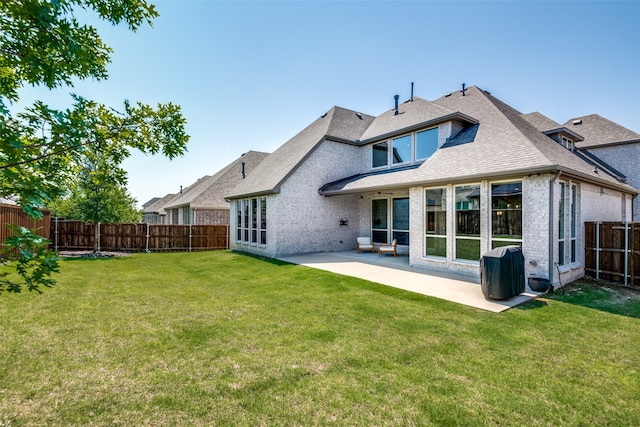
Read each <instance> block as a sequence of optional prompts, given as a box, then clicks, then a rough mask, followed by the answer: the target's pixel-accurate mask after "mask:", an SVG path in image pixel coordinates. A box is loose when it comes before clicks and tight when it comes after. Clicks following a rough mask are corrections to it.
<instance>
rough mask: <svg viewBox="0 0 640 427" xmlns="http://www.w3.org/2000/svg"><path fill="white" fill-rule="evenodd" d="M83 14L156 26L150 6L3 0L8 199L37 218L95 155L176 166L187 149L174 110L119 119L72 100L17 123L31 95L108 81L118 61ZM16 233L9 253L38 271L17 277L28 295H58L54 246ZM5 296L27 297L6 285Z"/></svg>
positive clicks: (2, 130) (1, 95)
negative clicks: (13, 107) (22, 100)
mask: <svg viewBox="0 0 640 427" xmlns="http://www.w3.org/2000/svg"><path fill="white" fill-rule="evenodd" d="M80 9H85V10H93V11H94V12H96V13H97V15H98V16H99V17H100V18H101V19H103V20H106V21H107V22H110V23H112V24H114V25H116V24H121V23H122V24H125V25H127V27H128V28H129V29H130V30H132V31H135V30H136V29H137V28H139V27H140V26H141V25H143V24H145V23H146V24H151V21H152V19H153V18H155V17H157V16H158V14H157V12H156V10H155V8H154V6H153V5H151V4H147V2H146V1H144V0H0V197H14V198H16V199H17V200H19V203H20V204H21V206H22V208H23V210H24V211H25V212H27V213H28V214H29V215H30V216H32V217H38V216H40V215H41V213H40V211H39V210H38V208H40V207H42V206H45V205H47V204H48V203H49V202H51V201H52V200H54V199H56V198H58V197H60V196H62V195H63V194H64V193H65V191H66V189H67V186H66V184H67V183H69V182H71V178H72V177H73V176H74V175H76V174H77V173H78V172H79V171H80V170H81V166H82V162H83V160H85V159H86V158H87V153H91V152H94V153H105V155H107V156H108V158H109V159H111V160H112V161H113V162H114V164H117V165H119V164H120V163H121V162H122V160H124V159H125V158H126V157H127V156H129V155H130V150H131V149H138V150H141V151H143V152H145V153H149V154H156V153H162V154H164V155H165V156H167V157H169V158H174V157H176V156H180V155H182V154H183V153H184V152H185V151H186V144H187V142H188V140H189V136H188V135H187V134H186V133H185V120H184V118H183V117H182V114H181V111H180V107H179V106H177V105H174V104H171V103H168V104H158V105H157V106H156V107H151V106H149V105H146V104H142V103H135V104H132V103H129V102H128V101H125V102H124V105H123V107H122V108H121V110H120V111H118V110H115V109H111V108H109V107H107V106H105V105H102V104H99V103H97V102H94V101H91V100H87V99H84V98H82V97H81V96H77V95H72V99H73V102H72V105H71V106H69V107H68V108H67V109H65V110H55V109H52V108H49V107H48V106H47V105H46V104H45V103H44V102H41V101H36V102H35V103H34V104H33V105H32V106H30V107H28V108H26V109H25V110H24V111H22V112H19V113H17V114H12V113H11V112H10V111H9V105H10V104H11V103H14V102H17V101H18V100H19V90H20V88H22V87H24V86H25V85H43V86H45V87H47V88H50V89H53V88H56V87H60V86H73V80H74V79H85V78H93V79H96V80H103V79H106V78H107V69H106V67H107V65H108V64H109V62H110V53H111V52H112V51H111V49H110V48H109V47H108V46H106V45H105V44H104V43H103V42H102V40H101V39H100V36H99V35H98V32H97V30H96V29H95V28H94V27H92V26H90V25H86V24H81V23H80V22H78V20H77V19H76V14H75V13H74V11H77V10H80ZM16 232H17V233H18V234H17V237H16V238H15V239H12V240H11V241H7V242H6V243H5V244H6V245H7V246H8V249H9V251H8V252H7V253H12V251H13V250H15V249H16V248H17V250H18V253H19V257H21V258H22V259H24V258H25V256H26V254H27V253H29V254H31V256H30V258H29V263H30V264H29V265H30V266H31V268H32V271H37V274H35V275H32V276H28V274H27V273H26V270H24V269H21V268H16V271H17V273H18V274H19V275H20V276H21V277H22V280H23V281H24V283H25V284H26V285H27V286H28V288H29V289H32V290H38V285H39V284H41V285H43V286H50V285H51V284H52V283H53V282H51V281H49V280H51V279H50V278H49V275H50V274H51V273H52V272H54V271H55V270H56V269H57V268H58V266H57V264H56V263H55V262H52V261H51V260H52V259H53V258H52V255H51V253H50V252H48V251H47V250H44V249H43V248H44V247H46V245H47V243H48V242H47V241H46V239H42V238H40V237H38V236H35V234H33V233H31V232H29V230H24V229H18V230H16ZM5 262H6V261H5ZM13 265H15V266H17V267H19V265H20V264H19V263H14V264H13ZM3 288H4V289H5V290H8V291H14V292H18V291H20V287H19V286H17V287H16V286H10V285H8V284H6V283H5V282H3V281H0V290H2V289H3Z"/></svg>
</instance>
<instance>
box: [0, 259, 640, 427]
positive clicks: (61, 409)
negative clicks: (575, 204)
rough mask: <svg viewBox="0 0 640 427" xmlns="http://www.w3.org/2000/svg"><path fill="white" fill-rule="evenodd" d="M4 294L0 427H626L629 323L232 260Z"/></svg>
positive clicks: (94, 265) (147, 263)
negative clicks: (478, 303) (487, 304)
mask: <svg viewBox="0 0 640 427" xmlns="http://www.w3.org/2000/svg"><path fill="white" fill-rule="evenodd" d="M61 270H62V273H61V274H60V275H58V277H57V278H58V281H59V283H58V285H56V286H55V287H54V288H52V289H49V290H46V291H45V293H44V294H43V295H36V294H28V293H27V294H20V295H13V294H6V293H5V294H0V325H2V326H1V328H0V343H1V344H0V426H5V425H10V426H12V427H14V426H43V425H47V426H58V425H59V426H68V425H82V426H84V425H101V426H107V425H108V426H112V425H129V426H141V425H153V426H176V425H184V426H209V425H222V426H225V425H228V426H236V425H240V426H259V425H265V426H270V425H283V426H296V425H297V426H310V425H341V426H342V425H350V426H351V425H361V426H381V425H393V426H397V425H438V426H440V425H455V426H461V425H469V426H479V425H490V426H492V425H493V426H522V425H527V426H538V425H543V426H558V425H584V426H590V425H611V426H637V425H640V372H639V370H640V351H639V350H638V349H639V348H640V347H639V343H640V319H639V317H640V315H638V314H639V313H638V310H640V309H639V308H636V309H633V308H632V309H630V311H629V312H627V313H625V315H621V314H615V313H612V312H610V310H604V309H601V308H598V307H596V308H592V307H586V306H585V304H583V302H584V299H578V300H576V299H574V300H571V298H570V297H571V295H569V293H567V295H565V296H554V297H552V298H547V299H544V300H538V301H535V302H532V303H530V304H528V305H526V306H523V307H521V308H516V309H512V310H509V311H506V312H504V313H501V314H495V313H489V312H484V311H481V310H477V309H473V308H469V307H465V306H461V305H457V304H454V303H450V302H446V301H441V300H437V299H433V298H429V297H425V296H421V295H416V294H412V293H410V292H405V291H401V290H396V289H392V288H388V287H385V286H382V285H377V284H373V283H370V282H366V281H363V280H359V279H354V278H350V277H344V276H339V275H336V274H332V273H328V272H324V271H320V270H314V269H310V268H306V267H302V266H294V265H289V264H284V263H280V262H276V261H271V260H262V259H259V258H255V257H249V256H246V255H241V254H237V253H233V252H228V251H221V252H205V253H181V254H136V255H133V256H131V257H126V258H111V259H98V260H87V259H83V260H65V261H63V262H62V267H61Z"/></svg>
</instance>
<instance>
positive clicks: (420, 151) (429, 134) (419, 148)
mask: <svg viewBox="0 0 640 427" xmlns="http://www.w3.org/2000/svg"><path fill="white" fill-rule="evenodd" d="M437 149H438V128H433V129H429V130H425V131H423V132H418V133H416V160H422V159H426V158H429V157H431V155H432V154H433V153H435V152H436V150H437Z"/></svg>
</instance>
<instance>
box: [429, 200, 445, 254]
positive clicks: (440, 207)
mask: <svg viewBox="0 0 640 427" xmlns="http://www.w3.org/2000/svg"><path fill="white" fill-rule="evenodd" d="M425 210H426V220H427V224H426V227H425V229H426V230H427V236H426V239H427V240H426V245H425V247H426V249H425V255H426V256H438V257H446V256H447V189H446V188H435V189H431V190H427V192H426V206H425Z"/></svg>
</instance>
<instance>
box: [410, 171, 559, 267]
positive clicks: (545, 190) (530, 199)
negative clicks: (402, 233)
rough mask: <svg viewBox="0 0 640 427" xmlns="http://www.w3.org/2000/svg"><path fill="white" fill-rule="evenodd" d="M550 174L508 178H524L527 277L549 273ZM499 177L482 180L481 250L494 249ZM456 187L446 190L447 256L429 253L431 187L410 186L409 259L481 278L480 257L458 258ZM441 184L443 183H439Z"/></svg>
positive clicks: (524, 233)
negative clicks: (493, 214) (493, 194)
mask: <svg viewBox="0 0 640 427" xmlns="http://www.w3.org/2000/svg"><path fill="white" fill-rule="evenodd" d="M550 178H551V177H550V176H549V175H543V176H532V177H523V178H522V179H519V180H518V179H512V180H509V181H508V182H513V181H521V182H522V189H523V195H522V205H523V206H522V224H523V229H522V252H523V255H524V257H525V275H526V276H527V277H530V276H536V277H548V275H549V273H548V271H549V263H548V259H549V179H550ZM498 182H499V181H488V180H485V181H482V182H480V183H478V182H474V183H469V184H480V195H481V197H480V215H481V218H480V221H481V224H480V253H481V254H484V253H486V252H487V251H489V250H490V249H491V245H492V242H491V237H492V236H491V185H492V184H494V183H498ZM455 187H456V186H454V185H451V184H450V185H447V186H445V188H446V190H447V256H446V258H444V257H427V256H425V253H426V249H425V247H426V240H425V239H426V230H425V226H426V217H425V191H426V190H427V188H428V187H414V188H411V191H410V194H411V216H410V221H411V235H410V239H411V246H410V249H409V263H410V264H411V265H412V266H414V267H419V268H425V269H429V270H434V271H441V272H445V271H446V272H454V273H457V274H461V275H465V276H470V277H475V278H479V275H480V263H479V262H478V261H466V260H457V259H456V258H455V244H454V242H455V230H456V212H455ZM439 188H441V187H439Z"/></svg>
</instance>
